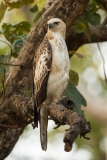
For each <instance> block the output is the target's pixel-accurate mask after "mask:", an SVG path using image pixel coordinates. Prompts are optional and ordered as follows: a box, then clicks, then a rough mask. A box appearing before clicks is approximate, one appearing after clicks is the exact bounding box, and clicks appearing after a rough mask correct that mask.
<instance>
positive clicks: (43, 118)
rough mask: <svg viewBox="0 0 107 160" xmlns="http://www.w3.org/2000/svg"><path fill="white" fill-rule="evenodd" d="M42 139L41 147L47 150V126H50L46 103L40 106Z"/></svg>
mask: <svg viewBox="0 0 107 160" xmlns="http://www.w3.org/2000/svg"><path fill="white" fill-rule="evenodd" d="M39 120H40V140H41V147H42V149H43V150H45V151H46V150H47V127H48V115H47V111H46V108H45V105H42V106H41V108H40V117H39Z"/></svg>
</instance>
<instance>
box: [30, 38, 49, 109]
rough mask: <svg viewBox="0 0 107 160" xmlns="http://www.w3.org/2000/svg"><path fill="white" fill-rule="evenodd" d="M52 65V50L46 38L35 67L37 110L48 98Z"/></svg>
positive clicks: (37, 55) (38, 53)
mask: <svg viewBox="0 0 107 160" xmlns="http://www.w3.org/2000/svg"><path fill="white" fill-rule="evenodd" d="M51 63H52V48H51V45H50V43H49V41H48V39H47V38H46V37H45V38H44V40H43V41H42V43H41V44H40V46H39V47H38V50H37V52H36V54H35V58H34V66H33V72H34V96H35V101H36V107H37V108H38V107H40V105H41V104H42V103H43V102H44V101H45V100H46V98H47V83H48V77H49V72H50V70H51Z"/></svg>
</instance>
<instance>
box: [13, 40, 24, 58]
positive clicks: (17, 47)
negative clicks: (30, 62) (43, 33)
mask: <svg viewBox="0 0 107 160" xmlns="http://www.w3.org/2000/svg"><path fill="white" fill-rule="evenodd" d="M22 46H23V40H21V39H18V40H15V41H14V43H13V45H12V49H13V51H14V52H13V54H12V56H17V55H16V54H15V53H17V54H18V53H19V52H20V50H21V48H22Z"/></svg>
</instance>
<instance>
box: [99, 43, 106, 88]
mask: <svg viewBox="0 0 107 160" xmlns="http://www.w3.org/2000/svg"><path fill="white" fill-rule="evenodd" d="M97 46H98V49H99V51H100V55H101V57H102V60H103V70H104V77H105V83H106V85H107V76H106V71H105V59H104V57H103V54H102V52H101V49H100V46H99V43H97Z"/></svg>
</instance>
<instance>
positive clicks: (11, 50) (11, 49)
mask: <svg viewBox="0 0 107 160" xmlns="http://www.w3.org/2000/svg"><path fill="white" fill-rule="evenodd" d="M0 41H1V42H4V43H6V44H7V45H8V46H9V47H10V52H11V53H10V56H11V55H12V52H13V51H12V47H11V45H10V44H9V43H7V42H5V41H3V40H0Z"/></svg>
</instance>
